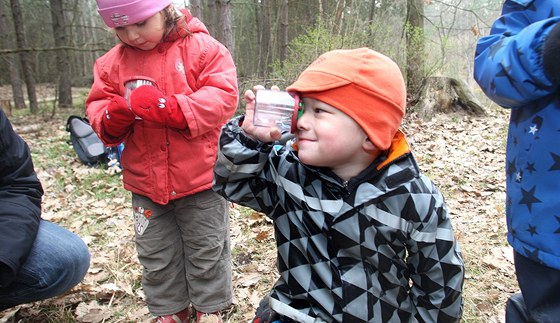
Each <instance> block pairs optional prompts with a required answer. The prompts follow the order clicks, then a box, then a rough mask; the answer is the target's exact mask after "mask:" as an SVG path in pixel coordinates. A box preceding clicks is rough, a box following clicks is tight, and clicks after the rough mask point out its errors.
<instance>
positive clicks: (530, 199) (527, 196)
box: [519, 186, 542, 212]
mask: <svg viewBox="0 0 560 323" xmlns="http://www.w3.org/2000/svg"><path fill="white" fill-rule="evenodd" d="M536 189H537V187H536V186H533V188H531V189H530V190H529V191H526V190H524V189H521V194H522V195H523V197H522V198H521V201H519V204H527V208H528V209H529V212H531V211H532V206H533V203H541V202H542V201H541V200H539V199H538V198H536V197H535V190H536Z"/></svg>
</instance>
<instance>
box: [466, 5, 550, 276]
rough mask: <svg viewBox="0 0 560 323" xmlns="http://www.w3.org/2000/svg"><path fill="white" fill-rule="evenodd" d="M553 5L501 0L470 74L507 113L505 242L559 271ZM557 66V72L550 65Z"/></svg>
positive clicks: (480, 45) (480, 43)
mask: <svg viewBox="0 0 560 323" xmlns="http://www.w3.org/2000/svg"><path fill="white" fill-rule="evenodd" d="M559 21H560V1H558V0H507V1H505V3H504V5H503V11H502V16H501V17H500V18H499V19H497V20H496V21H495V23H494V25H493V26H492V30H491V32H490V35H488V36H486V37H483V38H481V39H480V40H479V42H478V45H477V48H476V56H475V65H474V77H475V79H476V81H477V82H478V83H479V85H480V87H481V88H482V90H483V91H484V92H485V93H486V95H487V96H488V97H489V98H490V99H492V100H493V101H494V102H496V103H497V104H499V105H500V106H502V107H504V108H506V109H510V110H511V118H510V124H509V130H508V137H507V152H506V159H507V162H506V216H507V224H508V241H509V243H510V244H511V245H512V247H513V248H514V249H515V251H517V252H518V253H520V254H521V255H524V256H526V257H528V258H530V259H533V260H535V261H537V262H539V263H541V264H544V265H547V266H549V267H552V268H556V269H560V92H559V86H560V73H559V71H560V60H559V59H560V46H559V44H560V24H559V23H558V22H559ZM557 66H559V67H557Z"/></svg>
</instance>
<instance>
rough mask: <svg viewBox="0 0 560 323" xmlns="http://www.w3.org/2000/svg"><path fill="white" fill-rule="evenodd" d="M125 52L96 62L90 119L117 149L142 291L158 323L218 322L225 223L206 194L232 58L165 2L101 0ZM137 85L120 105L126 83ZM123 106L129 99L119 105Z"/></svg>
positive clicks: (223, 292)
mask: <svg viewBox="0 0 560 323" xmlns="http://www.w3.org/2000/svg"><path fill="white" fill-rule="evenodd" d="M97 6H98V12H99V14H100V15H101V17H102V18H103V20H104V22H105V24H106V25H107V26H108V27H110V28H111V29H112V30H113V31H114V33H115V35H116V36H117V37H118V38H119V39H120V41H121V43H120V44H118V45H116V46H115V47H114V48H112V49H111V50H110V51H109V52H107V53H106V54H105V55H103V56H102V57H100V58H99V59H98V60H97V61H96V63H95V67H94V83H93V86H92V88H91V91H90V93H89V95H88V98H87V101H86V112H87V116H88V118H89V120H90V122H91V124H92V126H93V128H94V129H95V131H96V132H97V134H98V135H99V137H100V138H101V140H103V141H104V142H105V144H107V145H118V144H120V143H122V142H124V144H125V149H124V151H123V154H122V157H121V164H122V168H123V182H124V187H125V189H127V190H129V191H131V192H132V207H133V213H134V223H135V236H136V249H137V252H138V258H139V260H140V262H141V264H142V266H143V267H144V270H143V277H142V286H143V288H144V292H145V294H146V302H147V304H148V308H149V309H150V312H151V313H152V314H154V315H156V316H158V319H157V322H161V323H164V322H188V320H189V317H190V311H189V308H190V305H191V304H192V306H193V307H194V309H195V310H196V311H197V315H196V317H197V322H222V319H221V316H220V311H222V310H223V309H225V308H226V307H228V306H229V305H230V304H231V301H232V291H231V265H230V246H229V216H228V209H227V204H226V201H225V200H224V199H223V198H222V197H220V196H219V195H217V194H215V193H214V192H213V191H212V190H211V186H212V176H213V174H212V169H213V166H214V162H215V159H216V151H217V143H218V135H219V131H220V128H221V126H222V125H223V124H224V123H225V122H226V121H227V120H228V119H229V118H230V117H232V116H233V114H234V112H235V109H236V107H237V100H238V89H237V73H236V69H235V65H234V62H233V59H232V57H231V55H230V53H229V51H228V50H227V49H226V48H225V47H224V46H223V45H222V44H220V43H219V42H218V41H217V40H216V39H214V38H213V37H211V36H210V35H209V34H208V30H207V29H206V27H205V26H204V25H203V24H202V22H200V20H198V19H197V18H194V17H192V16H191V15H190V13H189V12H188V11H186V10H181V11H179V10H178V9H176V8H175V7H174V6H173V5H172V4H171V0H126V1H123V0H97ZM133 79H144V80H146V81H144V83H148V84H150V85H143V86H140V87H138V88H136V89H135V90H133V91H132V92H131V93H130V95H129V96H128V95H125V93H127V92H126V86H125V84H127V82H128V81H130V80H133ZM125 96H126V97H127V98H125Z"/></svg>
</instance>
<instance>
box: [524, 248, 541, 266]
mask: <svg viewBox="0 0 560 323" xmlns="http://www.w3.org/2000/svg"><path fill="white" fill-rule="evenodd" d="M523 249H525V256H526V257H527V258H529V259H531V260H533V261H535V262H537V263H541V261H540V259H539V250H538V249H535V250H534V251H531V250H529V249H527V248H523Z"/></svg>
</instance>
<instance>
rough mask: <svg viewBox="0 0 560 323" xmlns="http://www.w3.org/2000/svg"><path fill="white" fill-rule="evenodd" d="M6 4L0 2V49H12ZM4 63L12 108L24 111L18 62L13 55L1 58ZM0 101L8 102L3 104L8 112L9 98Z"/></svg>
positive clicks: (0, 0) (3, 0)
mask: <svg viewBox="0 0 560 323" xmlns="http://www.w3.org/2000/svg"><path fill="white" fill-rule="evenodd" d="M7 9H8V3H7V1H6V0H0V30H4V31H5V32H2V33H1V34H0V46H1V48H5V49H8V48H12V47H13V45H14V44H13V42H12V41H11V37H10V34H11V33H9V32H8V15H7ZM2 57H3V59H4V61H5V62H6V67H7V69H8V75H9V77H10V84H11V86H12V97H13V100H14V106H15V108H16V109H25V98H24V95H23V88H22V84H21V77H20V74H19V68H18V60H17V56H16V55H15V54H5V55H3V56H2ZM2 100H4V101H5V100H8V102H4V105H6V106H7V107H8V108H9V109H10V110H11V107H12V104H11V98H2Z"/></svg>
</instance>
